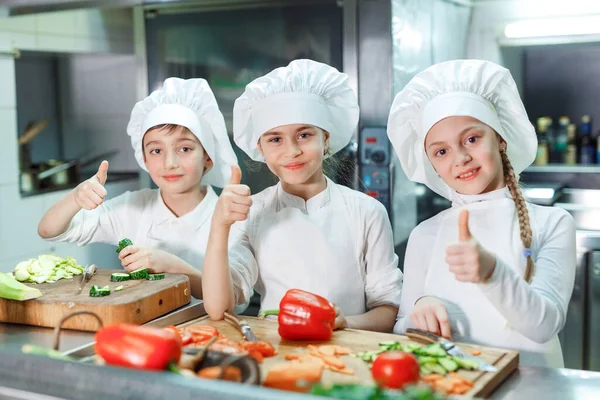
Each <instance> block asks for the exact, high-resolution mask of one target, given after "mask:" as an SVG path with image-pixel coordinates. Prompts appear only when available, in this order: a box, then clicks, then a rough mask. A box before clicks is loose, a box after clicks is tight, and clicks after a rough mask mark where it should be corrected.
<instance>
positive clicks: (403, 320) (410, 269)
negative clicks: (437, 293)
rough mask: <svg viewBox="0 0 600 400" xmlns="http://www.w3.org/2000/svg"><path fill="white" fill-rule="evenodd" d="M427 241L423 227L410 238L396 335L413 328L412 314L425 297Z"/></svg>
mask: <svg viewBox="0 0 600 400" xmlns="http://www.w3.org/2000/svg"><path fill="white" fill-rule="evenodd" d="M433 239H435V237H434V238H433ZM427 240H429V239H428V238H427V237H426V236H424V235H423V231H422V227H417V228H415V229H414V230H413V231H412V232H411V233H410V236H409V237H408V244H407V246H406V254H405V256H404V286H403V288H402V296H401V298H400V308H399V310H398V320H397V321H396V324H395V325H394V333H399V334H402V333H404V332H406V329H407V328H411V327H412V321H411V319H410V312H411V310H412V308H413V306H414V305H415V303H416V301H417V300H419V299H420V298H421V297H423V296H425V277H426V276H427V270H428V268H429V263H430V257H431V252H430V251H427V247H426V246H425V244H426V243H427ZM430 243H433V241H431V242H430Z"/></svg>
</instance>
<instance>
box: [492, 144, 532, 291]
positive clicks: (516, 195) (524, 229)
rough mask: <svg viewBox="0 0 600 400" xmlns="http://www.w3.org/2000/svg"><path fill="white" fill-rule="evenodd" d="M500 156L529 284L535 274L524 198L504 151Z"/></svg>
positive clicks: (527, 212)
mask: <svg viewBox="0 0 600 400" xmlns="http://www.w3.org/2000/svg"><path fill="white" fill-rule="evenodd" d="M500 155H501V156H502V165H503V167H504V180H505V182H506V185H507V186H508V189H509V190H510V193H511V194H512V198H513V200H514V202H515V207H516V209H517V216H518V218H519V231H520V233H521V242H522V243H523V247H524V248H525V251H526V252H527V253H526V255H527V267H526V269H525V276H524V279H525V281H526V282H528V283H531V280H532V279H533V275H534V274H535V262H534V261H533V258H532V257H531V243H532V241H533V233H532V232H531V224H530V221H529V211H528V210H527V203H526V202H525V198H524V197H523V193H522V192H521V188H520V187H519V183H518V182H517V177H516V176H515V171H514V170H513V167H512V164H511V163H510V160H509V159H508V155H507V154H506V150H501V151H500Z"/></svg>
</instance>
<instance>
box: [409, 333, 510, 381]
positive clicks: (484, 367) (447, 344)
mask: <svg viewBox="0 0 600 400" xmlns="http://www.w3.org/2000/svg"><path fill="white" fill-rule="evenodd" d="M406 336H408V337H409V338H411V339H415V340H420V341H423V342H426V343H439V344H440V345H441V346H442V348H443V349H444V350H445V351H446V353H448V354H450V355H451V356H454V357H460V358H464V359H467V360H471V361H475V362H476V363H477V364H478V368H479V369H480V370H481V371H486V372H496V371H498V368H497V367H494V366H493V365H491V364H488V363H486V362H485V361H483V359H481V358H479V357H475V356H473V355H471V354H469V353H465V352H464V351H462V350H461V348H460V347H458V346H457V345H456V344H455V343H453V342H451V341H450V340H448V339H445V338H443V337H441V336H438V335H435V334H433V333H431V332H427V331H424V330H421V329H413V328H408V329H407V330H406Z"/></svg>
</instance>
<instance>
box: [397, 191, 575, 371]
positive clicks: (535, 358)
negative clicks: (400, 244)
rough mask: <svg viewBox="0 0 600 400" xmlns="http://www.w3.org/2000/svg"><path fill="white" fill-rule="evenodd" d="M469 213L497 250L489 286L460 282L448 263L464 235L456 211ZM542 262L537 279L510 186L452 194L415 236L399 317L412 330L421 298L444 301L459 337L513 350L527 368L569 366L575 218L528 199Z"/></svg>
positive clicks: (401, 327)
mask: <svg viewBox="0 0 600 400" xmlns="http://www.w3.org/2000/svg"><path fill="white" fill-rule="evenodd" d="M462 209H468V210H469V228H470V231H471V234H472V235H473V237H474V238H475V239H477V240H478V241H479V242H480V243H481V245H482V246H483V247H485V248H486V249H488V250H489V251H491V252H493V253H494V254H495V255H496V268H495V270H494V273H493V274H492V276H491V278H490V279H489V280H488V281H487V282H485V283H465V282H458V281H457V280H456V279H455V277H454V275H453V274H452V273H451V272H450V271H449V267H448V264H447V263H446V262H445V256H446V252H445V249H446V246H447V245H448V244H451V243H452V242H456V241H457V240H458V215H459V213H460V211H461V210H462ZM527 209H528V210H529V219H530V223H531V229H532V231H533V243H532V248H531V251H532V257H533V259H534V261H535V263H536V269H535V275H534V277H533V280H532V282H531V284H528V283H527V282H525V280H524V279H523V276H524V273H525V268H526V259H525V257H524V255H523V245H522V243H521V240H520V236H519V223H518V220H517V216H516V212H515V204H514V201H513V200H512V198H511V195H510V192H509V190H508V188H506V187H505V188H503V189H500V190H496V191H493V192H490V193H486V194H482V195H472V196H469V195H460V194H458V193H454V195H453V198H452V207H451V208H450V209H448V210H445V211H443V212H441V213H439V214H438V215H436V216H435V217H433V218H431V219H429V220H427V221H424V222H423V223H421V224H420V225H419V226H417V227H416V228H415V229H414V230H413V232H412V233H411V235H410V238H409V241H408V247H407V249H406V258H405V263H404V273H405V275H406V284H405V285H404V290H403V292H402V299H401V303H400V309H399V312H398V317H399V319H398V321H397V322H396V325H395V327H394V332H396V333H403V332H404V331H405V330H406V328H409V327H411V326H412V325H411V320H410V311H411V309H412V307H413V305H414V304H415V302H416V301H417V300H418V299H419V298H421V297H423V296H435V297H437V298H439V299H441V300H442V301H443V302H444V303H445V305H446V307H447V309H448V315H449V318H450V323H451V327H452V338H453V340H456V341H462V342H470V343H477V344H481V345H486V346H492V347H500V348H507V349H514V350H518V351H519V352H520V362H521V364H523V365H533V366H544V367H554V368H560V367H563V366H564V362H563V358H562V352H561V347H560V342H559V340H558V336H557V334H558V333H559V331H560V330H561V329H562V327H563V326H564V324H565V320H566V317H567V309H568V305H569V300H570V298H571V294H572V291H573V285H574V280H575V264H576V251H575V223H574V221H573V218H572V217H571V216H570V215H569V214H568V213H567V212H566V211H565V210H563V209H560V208H555V207H542V206H537V205H533V204H527Z"/></svg>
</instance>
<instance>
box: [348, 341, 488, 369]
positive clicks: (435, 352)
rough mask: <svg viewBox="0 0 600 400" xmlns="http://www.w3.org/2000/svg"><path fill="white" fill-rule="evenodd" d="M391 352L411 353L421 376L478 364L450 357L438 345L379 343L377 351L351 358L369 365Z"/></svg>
mask: <svg viewBox="0 0 600 400" xmlns="http://www.w3.org/2000/svg"><path fill="white" fill-rule="evenodd" d="M391 350H400V351H404V352H407V353H413V354H414V355H415V356H417V360H418V361H419V364H420V365H421V375H427V374H440V375H446V374H447V373H448V372H453V371H456V370H457V369H459V368H464V369H470V370H472V369H477V368H478V364H477V363H476V362H473V361H471V360H466V359H464V358H460V357H451V356H449V355H448V354H447V353H446V351H445V350H444V349H443V348H442V346H441V345H440V344H438V343H434V344H428V345H425V346H421V345H418V344H416V343H408V344H401V343H399V342H383V343H379V349H378V350H374V351H362V352H359V353H356V354H352V356H354V357H356V358H360V359H361V360H363V361H365V362H368V363H371V362H373V360H374V359H375V358H376V357H377V355H379V354H381V353H383V352H385V351H391Z"/></svg>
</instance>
